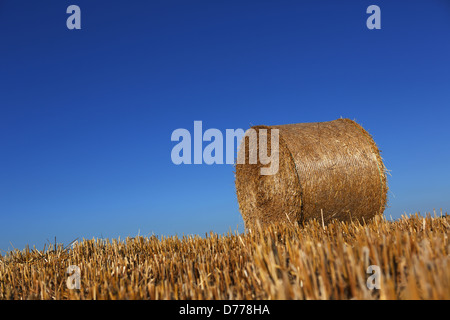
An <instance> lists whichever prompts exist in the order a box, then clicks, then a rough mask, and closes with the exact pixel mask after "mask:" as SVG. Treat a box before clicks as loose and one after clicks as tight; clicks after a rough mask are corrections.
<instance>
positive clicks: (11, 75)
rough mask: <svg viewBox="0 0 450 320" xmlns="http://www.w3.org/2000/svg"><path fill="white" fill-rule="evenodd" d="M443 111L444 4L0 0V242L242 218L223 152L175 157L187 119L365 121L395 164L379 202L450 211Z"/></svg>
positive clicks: (217, 228)
mask: <svg viewBox="0 0 450 320" xmlns="http://www.w3.org/2000/svg"><path fill="white" fill-rule="evenodd" d="M71 4H76V5H78V6H80V8H81V25H82V29H81V30H68V29H67V28H66V19H67V17H68V16H69V15H68V14H66V8H67V7H68V6H69V5H71ZM371 4H376V5H379V6H380V8H381V26H382V28H381V30H368V29H367V27H366V19H367V18H368V16H369V15H368V14H366V9H367V7H368V6H369V5H371ZM449 109H450V1H446V0H423V1H384V0H374V1H365V0H359V1H335V0H329V1H326V0H311V1H273V0H272V1H246V0H244V1H243V0H240V1H231V0H227V1H222V0H214V1H211V0H208V1H196V0H191V1H186V0H183V1H171V0H163V1H153V0H152V1H103V0H96V1H87V0H73V1H70V2H69V1H63V0H45V1H21V0H1V1H0V249H1V250H3V254H4V251H7V250H11V249H12V248H13V246H14V247H16V248H19V249H23V248H24V246H25V245H26V244H29V245H30V246H33V245H36V247H37V248H38V249H41V248H42V247H43V245H44V243H46V242H47V241H50V242H53V241H54V237H55V236H56V238H57V241H58V242H62V243H65V244H67V243H69V242H70V241H72V240H74V239H75V238H77V237H78V238H93V237H101V236H103V237H105V238H115V237H118V236H120V237H122V238H123V237H126V236H135V235H137V234H138V232H140V234H141V235H148V234H152V233H154V234H158V235H173V234H178V235H182V234H183V233H184V234H200V235H204V234H205V232H209V231H214V232H218V233H224V232H227V231H228V230H230V228H231V229H232V230H236V228H237V226H239V230H243V222H242V219H241V216H240V214H239V211H238V203H237V199H236V195H235V188H234V174H233V167H232V166H231V165H212V166H208V165H180V166H176V165H174V164H173V163H172V162H171V158H170V153H171V149H172V147H173V146H174V145H175V144H176V143H174V142H171V141H170V137H171V133H172V131H173V130H175V129H177V128H186V129H188V130H190V131H192V130H193V122H194V120H202V121H203V126H204V128H205V129H207V128H217V129H220V130H225V129H227V128H230V129H231V128H232V129H235V128H243V129H247V128H248V127H249V126H251V125H257V124H267V125H272V124H273V125H275V124H287V123H297V122H316V121H329V120H334V119H336V118H339V117H341V116H342V117H348V118H351V119H355V120H356V121H358V122H359V123H360V124H362V125H363V126H364V128H366V129H367V130H368V131H369V132H370V133H371V134H372V135H373V136H374V138H375V141H376V142H377V144H378V145H379V147H380V149H381V150H382V155H383V157H384V159H385V163H386V166H387V167H388V168H389V169H390V170H391V174H392V176H391V177H389V187H390V192H389V203H390V208H389V209H388V210H387V211H386V215H387V216H390V215H391V216H392V217H393V218H394V219H395V218H399V217H400V215H401V214H403V213H404V212H406V213H412V212H416V211H420V212H423V213H424V212H426V211H432V210H433V208H436V209H437V210H439V208H442V209H443V210H444V212H445V211H448V209H449V208H450V198H449V194H450V173H449V171H450V170H449V163H450V148H449V145H450V143H449V138H450V134H449V117H450V111H449ZM11 244H12V245H11ZM0 252H1V251H0Z"/></svg>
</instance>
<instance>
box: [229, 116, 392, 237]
mask: <svg viewBox="0 0 450 320" xmlns="http://www.w3.org/2000/svg"><path fill="white" fill-rule="evenodd" d="M252 129H254V130H255V131H256V132H257V133H258V135H257V136H258V137H259V133H260V130H261V129H265V130H267V140H268V143H267V144H268V154H269V155H270V152H272V150H271V144H272V142H271V138H270V137H271V130H272V129H278V130H279V131H278V132H279V148H278V151H279V166H278V172H277V173H276V174H273V175H261V171H260V169H261V168H262V167H267V165H266V166H264V165H263V164H261V163H260V161H259V160H260V159H259V156H258V161H257V163H256V164H250V161H249V158H250V152H249V149H250V147H251V146H252V145H251V144H250V145H249V139H248V138H244V139H243V140H242V142H241V145H240V147H239V155H240V156H241V157H242V158H241V159H243V163H242V161H241V163H239V161H238V163H236V173H235V185H236V193H237V198H238V201H239V209H240V212H241V214H242V217H243V219H244V222H245V226H246V228H250V227H251V226H252V225H253V224H254V223H255V222H256V221H259V222H260V223H261V224H262V225H264V224H267V223H279V222H298V223H302V222H304V221H306V220H311V219H318V220H319V221H322V219H323V221H324V223H325V224H326V223H328V222H330V221H331V220H334V219H337V220H342V221H350V220H352V219H353V220H360V221H362V220H365V221H368V220H370V219H371V218H373V217H374V216H375V215H377V214H382V213H383V212H384V209H385V207H386V202H387V190H388V188H387V178H386V168H385V166H384V164H383V161H382V158H381V156H380V150H379V149H378V147H377V145H376V144H375V142H374V140H373V139H372V137H371V136H370V134H369V133H368V132H367V131H366V130H364V129H363V128H362V127H361V126H360V125H359V124H357V123H356V122H354V121H352V120H350V119H337V120H334V121H329V122H315V123H298V124H287V125H277V126H254V127H252ZM258 140H259V138H258ZM254 149H255V148H253V149H252V150H253V151H254ZM256 152H257V154H259V148H258V144H256ZM238 159H239V156H238Z"/></svg>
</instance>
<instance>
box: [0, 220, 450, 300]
mask: <svg viewBox="0 0 450 320" xmlns="http://www.w3.org/2000/svg"><path fill="white" fill-rule="evenodd" d="M449 230H450V216H448V215H447V214H446V215H443V216H438V217H436V216H433V217H432V216H427V217H422V216H419V215H413V216H409V217H406V216H404V217H402V218H401V219H399V220H396V221H389V220H386V219H385V218H382V217H377V218H376V219H374V220H373V221H371V222H368V223H363V224H361V223H357V222H351V223H343V222H337V221H336V222H333V223H330V224H328V225H322V223H320V222H319V221H312V222H309V223H307V224H305V225H302V226H297V225H274V226H271V227H268V228H265V229H264V230H262V231H261V230H259V231H258V230H255V231H252V232H246V233H244V234H238V233H229V234H224V235H218V234H212V233H211V234H209V235H207V236H205V237H199V236H192V237H191V236H190V237H188V236H186V237H177V236H174V237H163V238H160V237H156V236H151V237H135V238H127V239H123V240H117V239H112V240H108V239H93V240H83V241H79V242H78V243H76V244H75V245H72V246H68V247H64V246H63V245H57V246H56V247H55V246H52V245H49V246H48V247H47V248H45V249H43V250H36V249H29V248H27V249H25V250H22V251H19V250H15V251H11V252H8V253H7V254H6V255H5V256H2V257H1V256H0V299H450V256H449V252H450V244H449V239H448V235H449ZM70 265H72V266H77V267H78V268H79V275H80V278H79V279H80V281H79V285H80V288H79V289H69V287H68V283H67V280H68V279H69V276H71V274H68V273H67V270H68V267H69V266H70ZM369 266H375V267H372V269H371V270H372V272H368V271H370V269H369V270H368V267H369ZM377 267H379V269H377ZM377 270H378V271H377ZM373 272H375V274H373ZM370 276H372V277H371V278H369V277H370ZM378 276H379V277H378ZM70 279H71V280H74V279H75V277H71V278H70ZM75 283H76V282H75V281H72V282H70V283H69V286H70V285H72V287H73V285H74V284H75ZM368 283H369V284H372V287H373V285H375V284H378V287H379V289H377V288H373V289H369V288H368V286H367V284H368Z"/></svg>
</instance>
